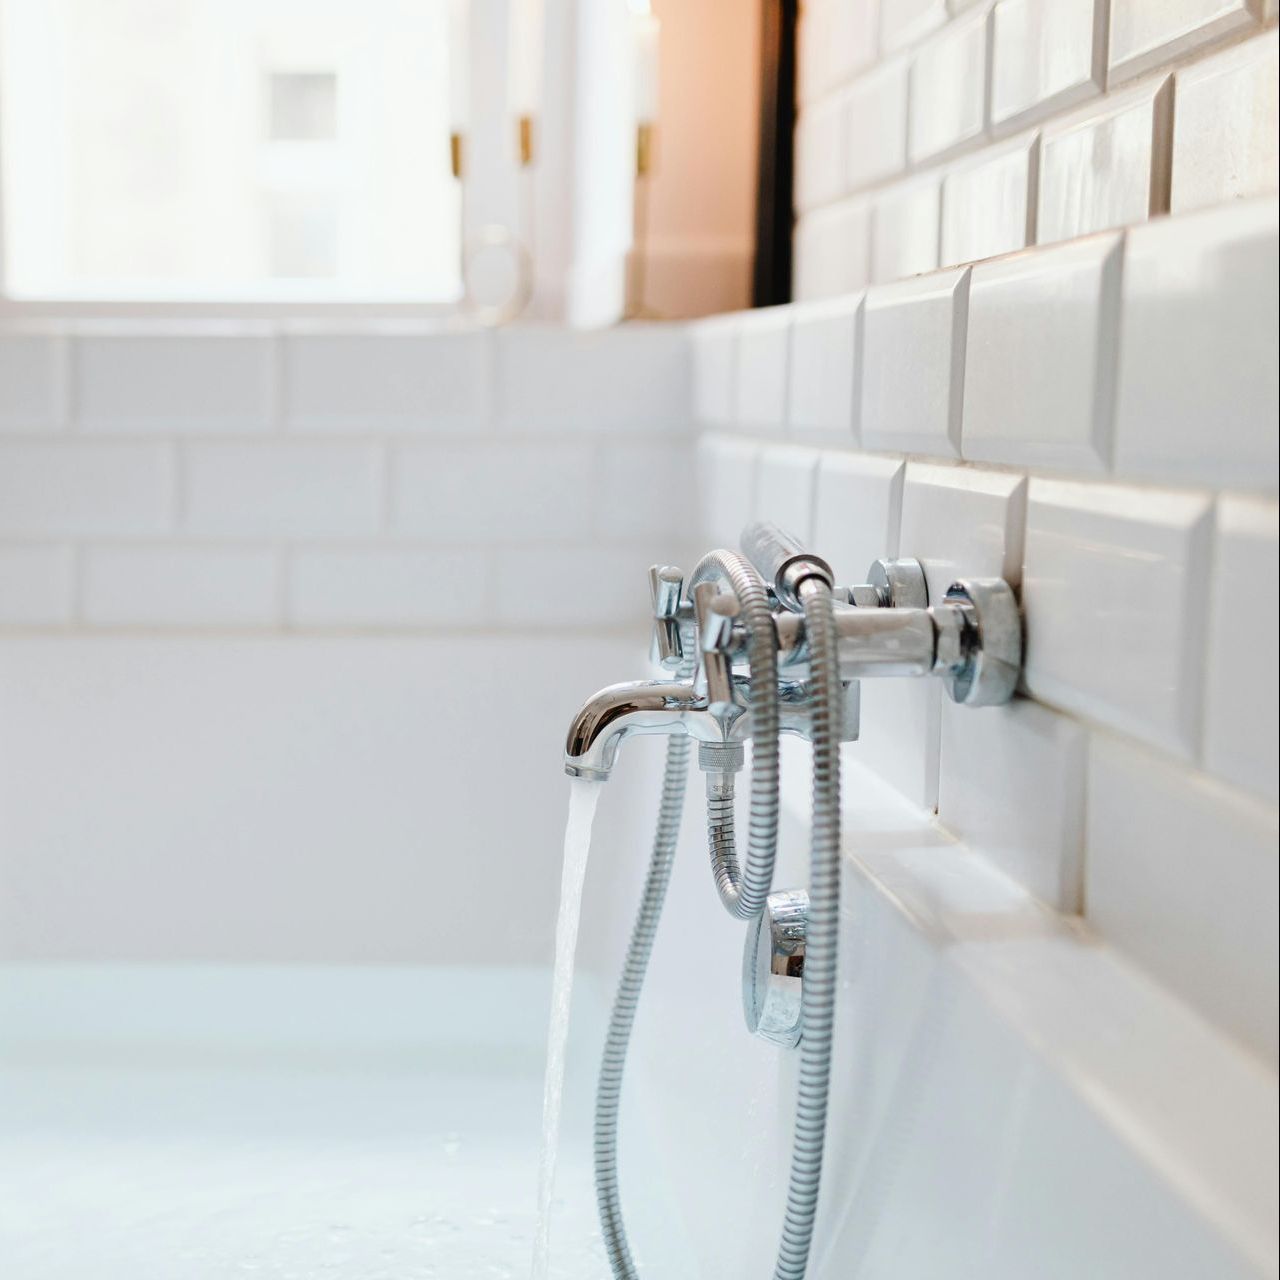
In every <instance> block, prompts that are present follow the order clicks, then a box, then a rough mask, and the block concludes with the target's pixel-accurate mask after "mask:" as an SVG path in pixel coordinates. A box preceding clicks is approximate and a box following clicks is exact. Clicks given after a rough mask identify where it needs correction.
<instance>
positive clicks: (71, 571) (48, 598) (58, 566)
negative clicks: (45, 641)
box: [0, 546, 75, 627]
mask: <svg viewBox="0 0 1280 1280" xmlns="http://www.w3.org/2000/svg"><path fill="white" fill-rule="evenodd" d="M74 599H75V565H74V561H73V558H72V552H71V548H70V547H65V546H0V626H19V627H40V626H58V625H61V624H63V623H67V622H70V621H71V614H72V609H73V607H74Z"/></svg>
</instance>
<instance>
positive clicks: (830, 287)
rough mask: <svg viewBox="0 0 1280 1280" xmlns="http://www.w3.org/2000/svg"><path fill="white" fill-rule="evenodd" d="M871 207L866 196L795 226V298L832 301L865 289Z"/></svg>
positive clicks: (868, 267) (834, 206)
mask: <svg viewBox="0 0 1280 1280" xmlns="http://www.w3.org/2000/svg"><path fill="white" fill-rule="evenodd" d="M870 252H871V205H870V202H869V201H868V200H867V199H866V198H865V197H858V198H857V199H854V200H842V201H841V202H840V203H839V204H836V205H830V206H829V207H827V208H825V209H819V210H818V211H817V212H815V213H808V214H805V215H804V217H802V218H801V219H800V221H799V222H798V223H797V224H796V234H795V297H796V299H797V301H802V302H803V301H809V300H812V299H815V298H831V297H836V296H839V295H840V294H845V293H856V292H857V291H858V290H859V289H864V288H866V285H867V280H868V277H869V274H870V270H871V259H870Z"/></svg>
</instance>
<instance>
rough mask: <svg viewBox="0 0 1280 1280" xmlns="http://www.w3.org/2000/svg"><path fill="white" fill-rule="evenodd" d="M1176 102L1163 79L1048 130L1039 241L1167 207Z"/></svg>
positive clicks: (1043, 153)
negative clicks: (1170, 151) (1172, 126)
mask: <svg viewBox="0 0 1280 1280" xmlns="http://www.w3.org/2000/svg"><path fill="white" fill-rule="evenodd" d="M1172 105H1173V93H1172V82H1171V81H1170V79H1169V78H1168V77H1164V78H1163V79H1160V80H1157V81H1154V82H1150V83H1147V84H1144V85H1140V86H1139V87H1137V88H1136V89H1132V90H1130V91H1128V92H1127V93H1122V94H1112V95H1111V96H1109V97H1107V98H1106V99H1104V100H1103V101H1102V102H1100V103H1096V104H1094V105H1093V106H1091V107H1090V108H1089V109H1088V111H1087V112H1085V113H1083V114H1076V115H1074V116H1071V117H1070V118H1069V119H1067V120H1064V121H1061V122H1059V123H1055V124H1054V126H1053V127H1052V128H1050V129H1046V130H1045V132H1044V137H1043V139H1042V141H1041V143H1040V208H1039V212H1038V214H1037V219H1036V239H1037V240H1038V241H1039V242H1040V243H1041V244H1050V243H1052V242H1053V241H1055V240H1069V239H1071V238H1072V237H1074V236H1083V235H1088V234H1089V232H1091V231H1105V230H1107V229H1108V228H1111V227H1125V226H1130V225H1131V224H1133V223H1135V222H1145V221H1146V220H1147V219H1148V218H1149V217H1150V216H1151V215H1153V214H1157V213H1163V212H1164V211H1165V210H1166V209H1167V208H1168V206H1169V137H1170V129H1171V115H1172Z"/></svg>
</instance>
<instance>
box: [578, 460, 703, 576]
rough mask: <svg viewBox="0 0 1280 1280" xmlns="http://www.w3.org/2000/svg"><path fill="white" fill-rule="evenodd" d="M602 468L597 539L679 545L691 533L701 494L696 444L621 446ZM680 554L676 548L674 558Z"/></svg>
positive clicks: (598, 484) (597, 493) (597, 495)
mask: <svg viewBox="0 0 1280 1280" xmlns="http://www.w3.org/2000/svg"><path fill="white" fill-rule="evenodd" d="M598 466H599V471H598V475H597V481H596V487H595V503H594V505H595V529H596V533H597V534H598V535H600V536H601V537H610V538H636V539H643V540H645V541H646V542H651V543H655V544H660V543H665V542H676V543H679V541H680V540H681V539H683V538H685V537H687V536H688V534H689V533H691V532H692V530H691V529H690V525H691V523H692V521H691V519H690V513H691V512H692V511H693V510H695V508H696V504H697V502H698V500H699V495H698V492H697V486H696V484H695V475H694V458H693V447H692V442H691V441H689V440H685V439H680V438H679V437H677V438H675V439H671V440H667V441H661V440H653V441H649V440H636V441H626V442H622V441H619V442H618V443H617V444H610V446H609V447H608V448H607V449H605V450H604V451H603V454H602V456H601V457H600V460H599V463H598ZM681 550H683V547H681V546H679V545H677V546H675V547H673V548H672V551H671V554H672V555H675V554H678V553H679V552H680V551H681ZM664 554H665V552H664Z"/></svg>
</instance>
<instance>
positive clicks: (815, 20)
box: [796, 0, 835, 104]
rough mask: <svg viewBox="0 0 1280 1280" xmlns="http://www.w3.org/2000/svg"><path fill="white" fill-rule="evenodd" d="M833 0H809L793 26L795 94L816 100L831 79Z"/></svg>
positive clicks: (826, 88) (803, 101) (805, 98)
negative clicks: (810, 0)
mask: <svg viewBox="0 0 1280 1280" xmlns="http://www.w3.org/2000/svg"><path fill="white" fill-rule="evenodd" d="M834 10H835V3H834V0H812V3H810V4H807V5H805V7H804V11H803V12H802V13H801V14H800V19H799V22H798V23H797V26H796V96H797V99H798V101H799V102H800V103H801V104H804V103H809V102H816V101H817V100H818V99H819V98H820V97H822V95H823V94H824V93H826V92H827V90H828V89H830V88H831V86H832V84H833V83H834V82H835V77H834V74H833V63H834V59H833V57H832V54H833V50H832V47H831V19H832V14H833V12H834Z"/></svg>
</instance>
